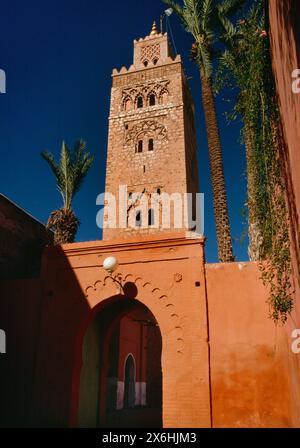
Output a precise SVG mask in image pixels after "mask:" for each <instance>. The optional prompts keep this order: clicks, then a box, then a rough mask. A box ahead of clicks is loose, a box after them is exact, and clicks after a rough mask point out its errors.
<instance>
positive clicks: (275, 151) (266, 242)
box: [216, 0, 293, 322]
mask: <svg viewBox="0 0 300 448" xmlns="http://www.w3.org/2000/svg"><path fill="white" fill-rule="evenodd" d="M224 41H225V42H226V44H227V50H226V51H225V52H224V53H223V55H222V57H221V58H220V65H219V70H218V74H217V76H216V90H217V91H219V90H220V89H221V88H224V87H226V88H234V87H235V86H237V87H238V94H237V98H236V104H235V107H234V113H236V114H239V115H240V116H242V119H243V123H244V138H245V140H247V139H248V141H249V140H250V143H251V144H250V146H251V154H250V155H249V156H248V158H249V160H248V164H249V167H248V176H252V178H253V179H254V180H255V182H254V185H255V191H254V197H253V198H252V203H251V207H252V209H253V210H254V213H255V218H256V220H257V222H258V225H259V230H260V234H261V236H262V246H261V258H262V260H261V261H260V263H259V268H260V270H261V277H262V280H263V282H264V284H265V285H268V287H269V291H270V295H269V306H270V316H271V317H272V318H273V319H274V321H275V322H280V321H281V322H285V321H286V318H287V314H288V313H290V312H291V310H292V307H293V301H292V290H291V282H290V275H291V260H290V240H289V231H288V213H287V207H286V201H285V184H284V181H283V172H282V163H281V159H280V156H281V155H282V152H283V151H284V143H283V138H282V131H281V123H280V117H279V110H278V104H277V97H276V89H275V83H274V79H273V73H272V63H271V58H270V48H269V39H268V36H267V32H266V31H265V17H264V8H263V1H262V0H257V1H256V2H255V3H254V5H253V7H252V8H251V10H250V12H249V14H248V16H247V18H246V19H244V20H240V21H239V23H238V24H237V26H236V27H233V29H232V28H230V27H229V28H228V29H225V27H224Z"/></svg>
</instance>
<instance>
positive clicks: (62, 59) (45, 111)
mask: <svg viewBox="0 0 300 448" xmlns="http://www.w3.org/2000/svg"><path fill="white" fill-rule="evenodd" d="M164 9H166V5H165V4H163V3H162V2H161V1H160V0H151V1H148V2H146V1H137V0H127V1H126V2H124V1H119V0H115V1H114V2H102V1H100V0H84V1H83V0H72V1H71V0H63V1H57V0H51V1H49V0H43V2H41V1H40V0H39V1H37V0H27V1H26V2H23V1H21V0H18V1H16V0H9V1H8V0H2V1H1V6H0V69H3V70H5V72H6V77H7V86H6V90H7V93H6V94H1V95H0V191H1V193H3V194H5V195H6V196H7V197H8V198H10V199H11V200H13V201H14V202H16V203H17V204H18V205H19V206H21V207H22V208H24V209H25V210H27V211H28V212H29V213H30V214H32V215H33V216H35V217H36V218H37V219H39V220H40V221H42V222H44V223H46V221H47V219H48V216H49V214H50V212H51V211H52V210H54V209H56V208H59V207H60V206H61V198H60V195H59V193H58V192H57V190H56V187H55V181H54V177H53V175H52V173H51V172H50V170H49V167H48V166H47V164H46V162H45V161H44V160H43V159H42V158H41V157H40V152H41V151H42V150H45V149H47V150H49V151H51V152H53V153H54V154H55V155H57V156H58V154H59V151H60V147H61V142H62V140H63V139H64V140H65V141H66V142H67V143H68V144H69V145H70V146H72V145H73V143H74V141H75V140H76V139H78V138H83V139H84V140H85V141H87V147H88V150H89V151H90V152H92V153H93V154H94V156H95V160H94V165H93V168H92V169H91V171H90V173H89V175H88V177H87V178H86V180H85V182H84V185H83V187H82V189H81V191H80V192H79V193H78V195H77V196H76V197H75V200H74V209H75V211H76V213H77V215H78V217H79V219H80V221H81V226H80V229H79V232H78V235H77V241H88V240H97V239H100V238H101V231H100V230H99V229H98V227H97V226H96V221H95V218H96V213H97V211H98V209H99V208H98V207H97V206H96V196H97V194H99V193H101V192H103V191H104V182H105V160H106V145H107V131H108V112H109V99H110V88H111V72H112V69H113V68H114V67H116V68H118V69H119V68H121V67H122V66H123V65H124V66H126V67H129V66H130V64H131V63H132V58H133V40H134V39H136V38H140V37H144V36H146V35H147V34H149V31H150V29H151V25H152V21H153V20H154V19H156V20H157V22H159V17H160V14H161V13H162V12H163V10H164ZM170 21H171V24H172V29H173V35H174V39H175V43H176V47H177V50H178V53H180V54H181V55H182V57H183V60H184V65H185V70H186V73H187V75H188V76H189V77H191V78H192V79H191V80H190V86H191V89H192V92H193V96H194V102H195V108H196V127H197V137H198V164H199V179H200V191H201V192H204V193H205V235H206V237H207V241H206V259H207V261H208V262H214V261H217V246H216V235H215V225H214V216H213V208H212V195H211V185H210V174H209V165H208V152H207V143H206V134H205V127H204V119H203V115H202V110H201V96H200V81H199V74H198V71H197V67H196V66H195V65H194V64H193V63H192V62H190V61H189V59H188V52H189V47H190V38H189V36H188V35H187V34H186V33H185V32H184V30H183V28H182V27H181V25H180V24H179V22H178V20H177V18H176V17H175V15H173V16H171V18H170ZM217 109H218V116H219V121H220V128H221V138H222V143H223V154H224V166H225V178H226V185H227V191H228V205H229V214H230V223H231V227H232V235H233V242H234V252H235V255H236V258H237V260H246V259H247V240H246V239H244V241H243V242H242V243H241V242H240V241H239V240H240V239H241V236H242V235H243V233H244V232H245V229H246V223H245V218H244V217H243V211H244V208H245V207H244V203H245V198H246V179H245V154H244V148H243V147H242V146H241V145H240V143H239V140H240V124H239V123H231V124H228V123H227V121H226V119H225V117H224V111H225V110H226V109H228V104H227V103H226V102H225V101H224V100H222V98H221V97H218V99H217Z"/></svg>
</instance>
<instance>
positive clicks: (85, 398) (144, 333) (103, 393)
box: [78, 296, 162, 427]
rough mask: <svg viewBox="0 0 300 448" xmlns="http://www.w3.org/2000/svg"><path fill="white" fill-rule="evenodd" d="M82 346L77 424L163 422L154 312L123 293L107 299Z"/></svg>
mask: <svg viewBox="0 0 300 448" xmlns="http://www.w3.org/2000/svg"><path fill="white" fill-rule="evenodd" d="M107 302H108V303H107V304H105V306H103V307H102V308H101V310H100V311H99V312H98V313H96V315H95V316H94V318H93V319H92V321H91V322H90V324H89V326H88V328H87V330H86V333H85V336H84V340H83V345H82V367H81V373H80V388H79V389H80V390H79V407H78V425H79V426H81V427H97V426H101V427H161V425H162V370H161V349H162V339H161V333H160V329H159V326H158V324H157V321H156V319H155V317H154V316H153V314H152V313H151V311H150V310H149V309H148V308H147V307H146V306H145V305H143V304H142V303H141V302H139V301H138V300H131V299H126V298H125V297H124V296H120V297H115V298H113V299H109V300H108V301H107Z"/></svg>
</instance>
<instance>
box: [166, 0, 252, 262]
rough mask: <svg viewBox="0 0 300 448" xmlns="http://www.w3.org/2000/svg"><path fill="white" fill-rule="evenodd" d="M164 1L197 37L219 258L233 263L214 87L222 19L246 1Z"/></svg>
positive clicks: (194, 51)
mask: <svg viewBox="0 0 300 448" xmlns="http://www.w3.org/2000/svg"><path fill="white" fill-rule="evenodd" d="M163 1H164V2H165V3H166V4H167V5H168V6H170V7H171V8H172V9H173V10H174V11H175V13H176V14H177V15H178V17H179V19H180V20H181V22H182V24H183V25H184V27H185V29H186V31H187V32H189V33H190V34H191V35H192V36H193V45H192V48H191V57H192V59H193V60H194V62H196V64H197V65H198V67H199V71H200V79H201V91H202V103H203V110H204V116H205V123H206V132H207V142H208V151H209V161H210V172H211V182H212V191H213V205H214V212H215V222H216V231H217V242H218V256H219V260H220V261H222V262H226V261H233V260H234V257H233V252H232V242H231V233H230V225H229V218H228V207H227V195H226V188H225V179H224V169H223V158H222V151H221V142H220V134H219V128H218V123H217V115H216V106H215V99H214V94H213V87H212V72H213V66H212V61H213V54H214V44H215V38H216V32H217V30H218V27H219V25H220V20H221V18H222V17H231V16H232V15H233V14H234V13H235V12H236V10H237V9H238V8H239V7H240V6H241V5H242V4H243V3H244V0H223V1H222V3H217V2H216V1H215V0H183V5H182V6H180V5H179V4H178V3H176V2H174V1H173V0H163Z"/></svg>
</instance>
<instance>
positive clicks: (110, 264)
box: [103, 257, 119, 274]
mask: <svg viewBox="0 0 300 448" xmlns="http://www.w3.org/2000/svg"><path fill="white" fill-rule="evenodd" d="M118 266H119V263H118V260H117V259H116V257H107V258H105V260H104V261H103V267H104V269H105V270H106V271H107V272H109V273H110V274H112V273H113V272H114V271H115V270H116V269H117V267H118Z"/></svg>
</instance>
